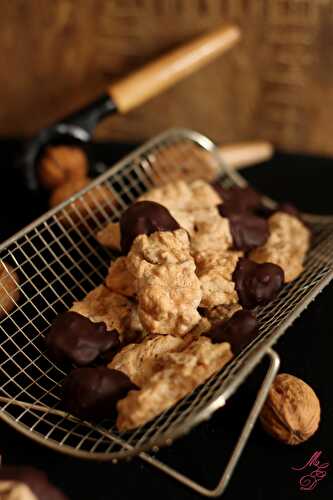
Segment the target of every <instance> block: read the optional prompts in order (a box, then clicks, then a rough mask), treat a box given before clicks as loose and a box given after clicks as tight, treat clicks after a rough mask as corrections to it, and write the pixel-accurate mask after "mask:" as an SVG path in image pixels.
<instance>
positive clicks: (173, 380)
mask: <svg viewBox="0 0 333 500" xmlns="http://www.w3.org/2000/svg"><path fill="white" fill-rule="evenodd" d="M263 215H265V216H263ZM97 240H98V241H99V242H100V243H101V244H102V245H105V246H107V247H109V248H111V249H113V250H117V251H118V252H121V256H119V257H118V258H117V259H115V260H113V261H112V262H111V265H110V268H109V271H108V274H107V276H106V279H105V281H104V283H103V284H101V285H100V286H99V287H97V288H96V289H95V290H93V291H92V292H90V293H89V294H88V295H87V296H86V297H85V298H83V300H81V301H79V302H75V303H74V304H73V306H72V308H71V310H70V311H69V312H67V313H65V314H64V315H62V316H61V317H60V318H58V319H57V320H56V321H55V322H54V324H53V326H52V328H51V330H50V332H49V335H48V337H47V344H48V349H49V353H50V355H51V356H53V358H54V359H56V360H57V361H60V362H71V363H74V364H75V365H77V366H79V368H76V369H74V370H73V371H72V372H71V374H70V375H69V377H68V379H67V380H66V382H65V385H64V404H65V407H66V408H67V409H68V411H70V412H71V413H73V414H75V415H77V416H79V417H81V418H89V419H91V418H92V419H93V418H98V419H100V418H103V417H105V418H107V417H112V416H113V417H114V416H115V415H116V419H117V420H116V421H117V427H118V429H119V430H121V431H126V430H129V429H133V428H135V427H138V426H140V425H143V424H145V423H146V422H148V421H149V420H151V419H152V418H154V417H156V416H157V415H159V414H160V413H161V412H163V411H164V410H166V409H168V408H170V407H171V406H172V405H174V404H175V403H176V402H177V401H179V400H180V399H181V398H183V397H184V396H186V395H187V394H189V393H190V392H191V391H192V390H193V389H195V388H196V387H197V386H199V385H200V384H202V383H203V382H204V381H205V380H207V379H208V378H209V377H210V376H211V375H213V374H214V373H216V372H218V371H219V370H221V369H222V368H223V367H224V366H225V364H226V363H228V362H229V361H230V360H231V359H232V358H233V357H234V356H235V355H238V354H239V353H240V352H241V351H242V350H243V349H244V348H245V347H246V346H247V345H248V344H249V343H250V342H251V341H252V340H253V339H254V338H255V337H256V335H257V333H258V329H257V323H256V317H255V308H256V307H258V306H263V305H265V304H267V303H268V302H270V301H272V300H274V299H275V298H276V296H277V294H278V293H279V291H280V290H281V288H282V287H283V285H284V283H287V282H290V281H291V280H293V279H295V278H296V277H297V276H299V274H300V273H301V272H302V269H303V261H304V258H305V256H306V252H307V250H308V248H309V242H310V231H309V229H308V228H307V227H306V226H305V225H304V224H303V222H302V221H301V220H300V218H299V216H298V214H297V212H293V211H290V210H289V209H288V210H284V207H283V206H281V207H280V208H279V209H278V210H277V211H274V212H272V213H270V212H267V211H266V210H264V208H263V207H262V204H261V197H260V196H259V195H258V194H257V193H256V192H255V191H253V190H252V189H251V188H243V189H242V188H238V187H233V188H231V189H230V190H226V189H224V188H222V187H221V186H220V185H219V184H218V183H214V184H209V183H207V182H205V181H202V180H195V181H193V182H190V183H185V182H184V181H182V180H179V181H176V182H174V183H171V184H168V185H165V186H162V187H158V188H155V189H152V190H151V191H149V192H147V193H146V194H145V195H143V196H142V197H141V198H140V199H139V200H138V201H137V203H135V204H134V205H132V206H131V207H129V208H128V209H127V210H126V211H125V212H124V213H123V215H122V217H121V218H120V221H119V222H118V223H114V222H112V223H110V224H108V225H107V226H106V227H105V228H104V229H102V230H101V231H100V232H99V233H98V234H97ZM91 363H95V367H91V366H89V367H87V365H91ZM96 364H97V365H100V364H102V366H96ZM106 366H107V367H106Z"/></svg>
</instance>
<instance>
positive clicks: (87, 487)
mask: <svg viewBox="0 0 333 500" xmlns="http://www.w3.org/2000/svg"><path fill="white" fill-rule="evenodd" d="M18 146H19V143H18V141H14V140H10V141H5V140H3V141H0V171H1V173H2V176H1V184H0V238H1V240H4V239H5V238H7V237H8V236H10V235H11V234H13V233H14V232H16V231H17V230H18V229H20V228H21V227H23V226H24V225H26V224H27V223H28V222H30V221H31V220H33V219H34V218H35V217H36V216H37V215H40V214H41V213H43V211H45V209H46V199H45V196H44V195H43V194H42V195H38V196H32V195H31V194H30V193H28V192H27V191H26V189H25V188H24V184H23V183H22V182H21V178H20V175H19V173H18V172H17V171H16V170H14V169H13V160H14V155H15V153H16V151H17V149H18ZM132 148H133V146H131V145H124V144H108V145H106V144H104V145H102V144H99V145H95V146H94V149H93V153H94V155H95V158H96V159H97V160H100V161H105V162H106V163H107V164H111V163H113V162H114V161H115V160H116V159H118V158H121V157H122V156H123V155H124V153H125V152H127V151H129V150H131V149H132ZM244 173H245V174H246V177H247V178H248V179H249V180H250V182H251V183H252V184H253V185H254V186H255V187H256V188H257V189H259V190H261V191H262V192H264V193H265V194H267V195H270V196H272V197H273V198H276V199H278V200H281V201H283V200H288V201H293V202H294V203H295V204H296V205H297V206H298V207H299V208H301V209H302V210H306V211H309V212H318V213H333V200H332V185H333V160H331V159H328V158H318V157H305V156H298V155H286V154H276V155H275V157H274V158H273V160H272V161H270V162H269V163H266V164H262V165H260V166H255V167H251V168H250V169H247V170H246V172H244ZM332 237H333V235H332ZM332 300H333V286H332V285H329V286H328V287H327V288H326V289H325V290H324V291H323V292H322V293H321V295H320V296H319V297H318V298H317V299H316V300H315V302H313V303H311V305H310V306H309V307H308V309H307V310H306V311H305V312H304V313H303V314H302V316H301V318H299V319H298V320H297V321H296V322H295V323H294V325H293V326H292V327H291V328H290V329H289V330H288V332H287V334H286V335H285V336H283V337H282V339H281V340H280V341H279V343H278V345H277V346H276V350H277V352H278V353H279V355H280V357H281V369H280V371H282V372H288V373H291V374H293V375H296V376H299V377H300V378H302V379H303V380H305V381H306V382H308V383H309V384H310V385H311V386H312V387H313V389H314V390H315V391H316V393H317V395H318V397H319V399H320V401H321V404H322V420H321V424H320V428H319V430H318V432H317V433H316V434H315V436H314V437H312V438H311V439H310V440H309V441H308V442H306V443H304V444H302V445H299V446H297V447H291V446H287V445H283V444H281V443H279V442H277V441H275V440H273V439H272V438H270V437H269V436H267V435H266V434H265V433H264V432H263V431H262V429H261V427H260V425H259V424H257V425H256V426H255V429H254V431H253V433H252V435H251V437H250V439H249V442H248V444H247V446H246V448H245V451H244V453H243V455H242V457H241V459H240V462H239V464H238V466H237V468H236V471H235V474H234V476H233V477H232V479H231V481H230V484H229V486H228V488H227V490H226V493H225V494H224V498H225V499H227V500H229V499H230V500H231V499H234V500H236V499H237V500H238V499H240V498H247V497H249V498H251V500H252V499H253V500H262V499H267V498H270V499H271V500H277V499H279V500H280V499H283V500H289V499H293V500H296V499H299V498H304V497H305V496H306V495H309V494H310V493H311V495H312V496H311V498H315V499H317V500H328V499H331V498H333V471H332V470H331V467H330V468H329V469H328V473H327V476H326V477H325V478H324V479H323V480H322V481H320V482H318V485H317V487H316V488H315V489H314V490H313V491H312V492H302V491H300V489H299V484H298V481H299V479H300V477H301V476H302V473H301V472H296V471H293V470H291V467H293V466H295V467H297V466H301V465H303V464H305V462H307V460H308V459H309V458H310V457H311V455H312V454H313V453H314V452H315V451H317V450H319V451H322V455H321V458H320V461H321V462H332V461H333V430H332V427H331V426H332V422H333V404H332V382H333V380H332V361H331V358H332V351H333V337H332V314H331V308H332V306H331V304H332ZM266 368H267V362H266V361H264V362H263V363H262V364H261V365H260V366H259V367H258V368H257V369H256V370H255V371H254V373H253V374H252V375H251V376H250V378H249V379H248V380H247V381H246V383H245V384H244V385H243V386H242V388H241V389H240V390H239V391H238V393H237V394H236V395H235V396H234V397H233V398H232V399H231V400H230V401H229V402H228V404H227V406H226V408H224V409H222V410H219V411H218V412H216V414H215V415H214V417H213V418H212V419H211V420H210V421H209V422H208V423H204V424H201V425H200V426H198V427H197V428H196V429H194V430H193V431H192V432H191V433H190V434H189V435H188V436H186V437H184V438H182V439H180V440H179V441H177V442H176V443H175V444H174V445H173V446H172V447H170V448H168V449H164V450H162V451H161V452H159V453H158V454H157V457H158V458H159V459H161V460H163V461H165V462H166V463H168V464H169V465H171V466H174V467H176V468H178V469H179V470H180V471H182V472H184V473H186V474H188V475H189V476H190V477H192V478H193V479H195V480H196V481H199V482H202V484H204V485H205V486H208V487H214V486H216V483H217V481H218V478H219V476H220V473H221V472H222V470H223V467H224V465H225V463H226V460H227V457H228V453H229V452H230V450H231V449H232V447H233V445H234V444H235V440H236V438H237V436H238V434H239V432H240V429H241V427H242V425H243V423H244V420H245V416H246V414H247V412H248V410H249V408H250V406H251V402H252V401H253V398H254V396H255V393H256V391H257V390H258V388H259V385H260V382H261V380H262V378H263V375H264V373H265V369H266ZM0 454H1V455H2V463H3V464H6V465H8V464H30V465H34V466H36V467H39V468H40V469H42V470H44V471H45V472H47V473H48V475H49V477H50V479H51V480H52V481H53V482H54V483H55V484H56V485H57V486H59V487H61V488H62V489H63V491H64V492H66V493H67V495H68V496H69V498H70V499H72V500H79V499H80V500H107V499H114V500H116V499H119V500H125V499H131V498H136V497H138V496H139V497H140V498H142V496H146V497H148V498H150V497H153V496H154V497H156V496H158V499H159V500H164V499H169V498H173V499H176V500H178V499H182V500H187V499H188V500H192V499H196V498H199V496H198V495H197V494H195V493H193V492H192V491H190V490H188V489H187V488H185V487H183V486H181V485H179V484H177V483H176V482H175V481H174V480H173V479H171V478H168V477H167V476H165V475H164V474H162V473H160V472H158V471H157V470H155V469H154V468H151V467H150V466H147V465H145V464H143V462H141V461H139V460H137V459H135V460H132V461H131V462H122V463H119V464H117V465H113V464H111V463H102V464H99V463H96V462H92V461H91V462H89V461H83V460H77V459H73V458H70V457H68V456H66V455H62V454H58V453H56V452H54V451H51V450H49V449H47V448H43V447H41V446H39V445H37V444H36V443H34V442H33V441H30V440H28V439H27V438H25V437H23V436H21V435H20V434H18V433H17V432H16V431H14V430H12V429H11V428H10V427H9V426H8V425H6V424H5V423H2V422H0Z"/></svg>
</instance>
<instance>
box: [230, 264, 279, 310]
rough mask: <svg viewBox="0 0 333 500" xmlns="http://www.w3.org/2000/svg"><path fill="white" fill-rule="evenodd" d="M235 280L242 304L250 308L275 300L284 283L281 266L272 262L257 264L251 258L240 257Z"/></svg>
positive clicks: (234, 276) (234, 275)
mask: <svg viewBox="0 0 333 500" xmlns="http://www.w3.org/2000/svg"><path fill="white" fill-rule="evenodd" d="M233 280H234V282H235V284H236V290H237V293H238V297H239V302H240V304H241V305H242V306H243V307H245V308H248V309H252V308H253V307H256V306H258V305H264V304H267V303H268V302H270V301H271V300H273V299H274V298H275V297H276V295H277V294H278V292H279V291H280V290H281V288H282V286H283V283H284V273H283V270H282V269H281V267H280V266H277V265H276V264H271V263H264V264H257V263H255V262H253V261H251V260H250V259H246V258H241V259H239V261H238V263H237V266H236V269H235V271H234V273H233Z"/></svg>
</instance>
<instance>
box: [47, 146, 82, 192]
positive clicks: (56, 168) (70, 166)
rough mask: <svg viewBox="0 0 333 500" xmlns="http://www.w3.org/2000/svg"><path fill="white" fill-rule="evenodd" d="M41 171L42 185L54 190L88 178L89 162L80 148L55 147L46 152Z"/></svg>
mask: <svg viewBox="0 0 333 500" xmlns="http://www.w3.org/2000/svg"><path fill="white" fill-rule="evenodd" d="M39 169H40V171H39V178H40V182H41V184H42V185H43V186H44V187H45V188H46V189H51V190H52V189H54V188H57V187H59V186H61V185H62V184H65V183H67V182H69V181H76V180H79V179H84V178H86V177H87V174H88V161H87V157H86V155H85V153H84V152H83V151H82V149H80V148H78V147H74V146H53V147H48V148H47V149H46V150H45V152H44V154H43V156H42V159H41V162H40V166H39Z"/></svg>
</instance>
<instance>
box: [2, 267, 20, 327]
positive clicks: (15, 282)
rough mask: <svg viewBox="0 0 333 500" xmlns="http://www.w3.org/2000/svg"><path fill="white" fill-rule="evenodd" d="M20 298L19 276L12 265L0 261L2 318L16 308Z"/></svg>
mask: <svg viewBox="0 0 333 500" xmlns="http://www.w3.org/2000/svg"><path fill="white" fill-rule="evenodd" d="M19 298H20V290H19V278H18V275H17V273H16V272H15V271H14V269H13V268H12V266H10V265H9V264H7V263H2V262H0V318H3V317H4V316H5V315H6V314H8V313H10V311H11V310H12V309H14V307H15V305H16V303H17V301H18V300H19Z"/></svg>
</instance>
